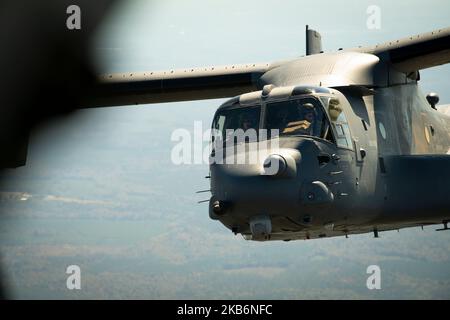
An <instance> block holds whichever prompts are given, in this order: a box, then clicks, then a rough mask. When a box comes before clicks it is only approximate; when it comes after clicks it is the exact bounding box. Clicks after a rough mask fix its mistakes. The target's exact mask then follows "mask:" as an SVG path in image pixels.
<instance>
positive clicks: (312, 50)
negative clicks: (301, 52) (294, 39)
mask: <svg viewBox="0 0 450 320" xmlns="http://www.w3.org/2000/svg"><path fill="white" fill-rule="evenodd" d="M318 53H323V51H322V37H321V35H320V33H318V32H317V31H316V30H313V29H309V26H308V25H306V55H307V56H309V55H312V54H318Z"/></svg>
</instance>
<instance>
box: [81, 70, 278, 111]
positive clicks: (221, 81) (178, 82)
mask: <svg viewBox="0 0 450 320" xmlns="http://www.w3.org/2000/svg"><path fill="white" fill-rule="evenodd" d="M269 67H270V65H269V64H268V63H259V64H256V63H255V64H245V65H230V66H223V67H207V68H196V69H182V70H168V71H157V72H152V71H148V72H136V73H132V72H131V73H120V74H108V75H102V76H101V77H99V79H98V82H97V85H96V86H95V88H94V89H93V91H92V92H91V94H90V95H89V98H88V99H87V101H84V102H83V103H82V107H83V108H90V107H106V106H121V105H133V104H146V103H161V102H173V101H187V100H201V99H215V98H225V97H230V96H235V95H239V94H242V93H245V92H249V91H255V90H257V86H256V85H257V81H258V80H259V78H260V77H261V75H262V74H264V72H266V71H267V70H269Z"/></svg>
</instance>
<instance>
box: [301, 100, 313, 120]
mask: <svg viewBox="0 0 450 320" xmlns="http://www.w3.org/2000/svg"><path fill="white" fill-rule="evenodd" d="M315 116H316V112H315V109H314V105H313V104H312V103H304V104H303V118H304V119H305V120H308V121H309V122H312V121H314V118H315Z"/></svg>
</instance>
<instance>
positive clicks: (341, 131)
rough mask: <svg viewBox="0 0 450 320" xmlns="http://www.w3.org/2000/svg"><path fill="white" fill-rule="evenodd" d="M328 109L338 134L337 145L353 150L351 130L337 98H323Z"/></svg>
mask: <svg viewBox="0 0 450 320" xmlns="http://www.w3.org/2000/svg"><path fill="white" fill-rule="evenodd" d="M322 101H323V102H324V104H325V106H326V107H327V111H328V115H329V116H330V120H331V123H332V125H333V127H334V131H335V132H336V144H337V145H338V147H343V148H352V140H351V134H350V128H349V125H348V121H347V117H346V116H345V113H344V110H343V108H342V106H341V104H340V102H339V99H336V98H325V97H324V98H322Z"/></svg>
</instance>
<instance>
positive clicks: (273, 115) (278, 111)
mask: <svg viewBox="0 0 450 320" xmlns="http://www.w3.org/2000/svg"><path fill="white" fill-rule="evenodd" d="M261 117H264V119H262V118H261ZM261 124H262V125H261ZM213 129H214V130H215V131H216V132H217V133H219V134H220V135H221V136H222V139H223V141H228V140H229V139H230V137H231V135H232V134H233V132H234V131H236V130H239V131H241V132H242V131H243V132H245V133H246V134H247V133H250V132H252V133H255V134H253V135H252V137H253V138H254V139H247V138H246V139H245V141H254V140H256V139H258V138H259V136H260V135H259V132H260V130H261V129H262V130H264V129H267V135H261V136H266V137H268V138H270V137H275V136H278V135H279V136H300V135H304V136H313V137H318V138H322V139H327V140H329V141H333V136H332V133H331V129H330V125H329V122H328V118H327V117H326V114H325V111H324V108H323V106H322V104H321V102H320V101H319V100H318V99H316V98H314V97H304V98H299V99H292V100H285V101H278V102H269V103H267V104H265V105H263V108H261V106H260V105H256V106H249V107H236V108H229V109H223V110H219V111H218V113H217V114H216V116H215V118H214V123H213ZM251 129H253V130H251Z"/></svg>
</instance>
